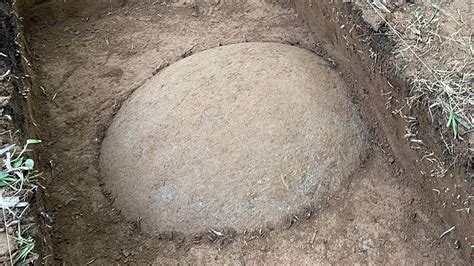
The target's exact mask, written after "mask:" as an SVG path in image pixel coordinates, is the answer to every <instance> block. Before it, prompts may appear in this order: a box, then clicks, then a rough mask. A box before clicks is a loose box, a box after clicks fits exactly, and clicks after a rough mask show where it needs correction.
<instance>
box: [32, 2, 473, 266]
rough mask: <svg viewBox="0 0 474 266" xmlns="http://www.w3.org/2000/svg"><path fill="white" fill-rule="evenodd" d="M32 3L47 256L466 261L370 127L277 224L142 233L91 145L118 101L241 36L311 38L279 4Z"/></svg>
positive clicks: (75, 259)
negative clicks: (328, 187)
mask: <svg viewBox="0 0 474 266" xmlns="http://www.w3.org/2000/svg"><path fill="white" fill-rule="evenodd" d="M34 11H35V12H34V14H35V16H33V17H31V18H29V21H30V22H33V23H30V24H28V25H29V27H28V29H29V37H30V47H31V50H32V55H33V57H34V58H33V59H34V64H35V66H36V67H37V74H38V76H39V77H40V83H41V85H42V88H43V89H44V97H43V98H44V99H43V100H42V101H41V102H38V106H40V107H41V108H43V114H42V117H41V118H40V117H38V118H37V120H38V121H36V122H37V124H38V127H39V128H40V129H41V131H42V132H43V135H42V136H41V138H42V139H43V140H45V143H46V145H47V150H48V151H49V153H47V152H45V153H43V154H41V157H42V160H43V162H44V167H48V168H47V169H49V174H50V175H51V178H49V179H48V182H46V183H44V184H43V185H44V186H45V187H47V194H46V195H45V196H46V203H47V210H46V211H47V212H48V213H49V215H50V216H51V217H52V221H53V222H52V241H53V247H54V254H51V255H52V256H47V254H45V256H46V257H45V260H47V261H49V262H52V261H53V260H54V262H56V263H60V262H63V263H79V264H84V263H89V264H97V265H100V264H111V263H134V264H146V263H152V262H154V263H156V264H162V263H170V264H175V263H209V264H221V263H225V262H228V263H243V264H245V263H266V264H276V263H290V262H291V263H295V264H296V263H306V264H315V263H340V264H343V263H354V262H360V263H377V264H382V263H388V262H392V263H413V262H417V263H420V262H421V263H423V262H426V263H439V262H444V263H452V264H467V263H468V262H467V261H463V257H462V256H461V254H460V252H459V251H458V250H457V249H456V248H457V244H456V242H455V239H452V238H451V237H450V236H451V234H447V235H445V236H443V237H441V238H440V236H441V234H442V233H443V232H444V231H446V230H447V229H449V228H450V225H447V224H446V223H445V222H444V221H443V219H441V218H440V216H439V215H438V213H437V212H436V210H434V209H433V208H432V204H431V199H432V195H429V194H427V193H426V192H425V191H424V190H420V189H419V187H418V186H414V185H413V184H412V183H410V182H409V180H410V178H408V176H409V173H407V172H406V171H404V170H403V168H402V167H400V164H399V162H398V160H395V159H394V158H400V157H393V155H391V151H390V146H389V144H388V143H387V140H386V139H385V138H384V137H383V136H382V137H381V136H380V135H379V134H372V135H371V136H370V143H371V148H370V154H369V156H368V158H367V160H366V161H365V162H364V164H362V165H361V171H360V172H359V173H358V174H356V175H354V176H352V177H350V178H348V179H347V180H346V181H345V182H344V183H343V184H342V188H341V189H340V190H339V192H337V193H334V194H332V195H330V196H328V197H327V199H326V202H325V203H324V204H320V205H318V206H314V209H312V210H308V211H306V212H305V213H303V214H302V215H295V216H294V217H292V218H291V219H289V220H288V224H287V227H286V228H284V229H280V228H276V229H274V230H265V231H257V232H248V233H245V234H232V232H225V231H223V232H219V234H215V233H209V234H208V235H201V236H196V237H193V238H189V237H186V238H185V237H183V236H182V235H180V234H172V233H169V234H162V235H160V236H158V237H148V236H146V235H145V234H143V233H142V232H140V230H139V228H140V220H137V221H135V222H127V220H129V218H130V217H124V216H123V215H122V214H121V213H120V212H119V211H118V210H116V209H114V208H113V205H112V200H111V198H110V197H109V196H108V195H107V193H104V189H103V184H102V183H101V181H100V180H101V179H100V176H99V171H98V155H99V150H100V143H101V140H102V138H103V135H104V131H105V129H106V128H107V127H108V125H109V124H110V122H111V119H112V116H113V114H114V113H115V112H116V111H117V110H118V107H119V106H120V104H121V103H122V102H123V101H124V100H125V99H127V97H128V96H129V95H130V94H131V92H133V91H134V90H135V89H136V88H138V87H140V86H141V85H142V84H144V83H145V82H146V81H147V80H148V79H149V78H151V77H153V75H154V74H156V73H158V71H159V70H160V69H161V68H163V66H164V65H166V64H170V63H173V62H176V61H178V60H179V59H181V58H182V57H185V56H187V55H189V54H190V53H193V52H196V51H201V50H206V49H209V48H212V47H216V46H219V45H220V44H230V43H240V42H248V41H271V42H280V43H290V44H294V45H299V46H301V47H304V48H308V49H311V48H315V46H314V44H315V43H316V42H318V41H316V40H314V39H313V37H312V34H311V31H310V30H309V28H307V26H306V25H305V24H304V22H303V21H302V20H301V18H299V17H298V15H297V14H296V12H295V11H294V10H293V9H292V8H291V7H290V6H289V5H288V4H286V3H279V2H275V3H269V2H263V1H249V2H245V1H242V2H238V3H237V2H234V1H217V2H216V1H211V2H209V3H208V2H200V4H199V5H198V6H196V5H195V4H193V5H185V4H182V3H181V4H179V5H176V4H174V5H168V4H166V3H165V4H161V2H146V3H141V4H124V6H123V7H117V8H113V9H112V8H111V9H107V10H101V13H100V14H99V13H87V14H86V15H81V16H70V17H68V18H67V19H61V20H59V19H56V18H55V17H54V16H51V15H49V16H48V14H50V11H49V7H48V3H45V4H41V5H37V6H36V7H35V10H34ZM321 30H324V29H321ZM313 50H314V49H313ZM314 51H316V52H318V51H319V50H317V49H316V50H314ZM318 53H319V52H318ZM328 60H329V59H328ZM344 77H346V78H348V79H347V80H346V81H347V84H348V88H351V89H350V90H352V91H358V90H360V91H363V90H370V89H372V90H376V91H379V88H357V83H355V82H353V81H354V80H357V77H355V78H354V77H352V76H350V75H348V74H347V73H346V74H345V75H344ZM354 86H355V88H354ZM351 95H352V97H353V101H354V102H355V104H356V105H357V108H358V109H359V111H360V113H361V114H362V115H363V118H364V119H365V122H366V123H367V125H368V126H369V127H370V128H372V127H374V128H375V127H377V126H378V124H377V123H378V122H377V120H376V115H375V114H374V113H372V112H371V111H370V109H367V108H366V107H364V106H362V105H359V104H360V103H361V102H362V101H360V100H359V99H358V96H357V95H355V94H351ZM374 104H382V105H383V104H384V102H380V103H379V102H374ZM374 132H375V130H374ZM391 144H392V143H391ZM433 193H434V192H433ZM443 193H444V192H443ZM430 207H431V208H430Z"/></svg>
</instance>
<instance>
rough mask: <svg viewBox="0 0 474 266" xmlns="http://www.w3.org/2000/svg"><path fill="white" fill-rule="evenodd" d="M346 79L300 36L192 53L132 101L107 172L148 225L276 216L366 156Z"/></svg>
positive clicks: (111, 135) (188, 229) (260, 222)
mask: <svg viewBox="0 0 474 266" xmlns="http://www.w3.org/2000/svg"><path fill="white" fill-rule="evenodd" d="M343 86H344V82H343V81H342V79H341V78H340V77H339V76H338V74H337V73H336V72H335V71H334V70H333V69H331V67H330V65H329V63H327V62H325V61H324V60H323V59H321V58H320V57H318V56H317V55H315V54H313V53H312V52H310V51H307V50H304V49H301V48H297V47H293V46H290V45H282V44H276V43H256V42H253V43H243V44H233V45H226V46H222V47H216V48H213V49H209V50H206V51H203V52H200V53H197V54H195V55H191V56H190V57H187V58H186V59H183V60H180V61H179V62H177V63H174V64H173V65H171V66H169V67H167V68H166V69H164V70H162V71H160V73H158V74H157V75H156V76H155V77H154V78H152V79H150V80H149V81H148V82H147V83H146V84H144V85H143V86H142V87H140V88H139V89H137V90H136V91H135V92H134V93H133V94H132V95H131V96H130V98H129V99H128V100H127V101H126V102H125V103H124V104H123V105H122V107H121V109H120V111H119V112H118V113H117V114H116V116H115V117H114V120H113V123H112V124H111V126H110V128H109V129H108V131H107V136H106V137H105V139H104V141H103V143H102V149H101V155H100V169H101V176H102V177H103V178H104V181H105V183H106V185H107V186H106V188H108V189H110V191H111V192H112V194H113V195H114V196H115V203H116V204H115V206H117V207H118V208H119V209H120V210H122V211H123V214H124V215H125V216H126V217H130V218H134V217H141V218H142V225H143V229H144V231H145V232H148V233H153V234H159V233H160V232H163V231H172V232H182V233H187V234H188V235H189V234H190V233H198V232H206V231H209V230H210V229H214V230H216V229H217V230H219V229H222V228H231V229H233V230H237V232H244V231H253V230H258V229H265V228H267V227H268V226H270V227H272V228H274V227H275V225H276V224H280V223H282V222H283V223H285V218H287V217H288V216H291V215H292V214H295V213H297V212H299V211H301V210H303V209H304V208H310V206H312V205H317V204H319V203H320V201H321V199H324V198H325V197H326V196H327V195H328V194H332V193H334V192H335V191H336V190H337V189H338V188H339V186H340V184H341V183H342V182H343V180H344V179H346V178H347V177H349V176H351V175H352V174H353V173H354V171H356V170H358V168H359V165H360V163H361V161H362V160H363V158H364V154H365V149H366V146H367V144H366V137H365V135H366V134H365V133H366V129H365V126H364V125H363V123H362V121H361V120H360V118H359V116H358V115H357V113H356V111H355V108H354V106H353V105H352V103H351V102H350V100H349V98H348V97H347V95H346V92H345V90H344V87H343ZM342 147H344V148H342ZM229 195H232V196H231V197H229Z"/></svg>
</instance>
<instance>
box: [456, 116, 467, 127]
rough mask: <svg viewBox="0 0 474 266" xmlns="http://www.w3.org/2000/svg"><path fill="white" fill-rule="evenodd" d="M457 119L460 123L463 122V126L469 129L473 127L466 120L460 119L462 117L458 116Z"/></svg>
mask: <svg viewBox="0 0 474 266" xmlns="http://www.w3.org/2000/svg"><path fill="white" fill-rule="evenodd" d="M456 120H457V121H458V123H459V124H461V126H463V127H464V128H465V129H467V130H469V129H471V127H470V126H469V125H468V124H467V123H466V121H464V120H462V119H460V118H457V117H456Z"/></svg>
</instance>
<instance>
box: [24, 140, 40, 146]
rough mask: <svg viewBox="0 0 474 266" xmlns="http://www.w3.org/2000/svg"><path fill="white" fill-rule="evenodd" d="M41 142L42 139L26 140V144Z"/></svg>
mask: <svg viewBox="0 0 474 266" xmlns="http://www.w3.org/2000/svg"><path fill="white" fill-rule="evenodd" d="M39 143H41V140H39V139H28V140H26V145H30V144H39Z"/></svg>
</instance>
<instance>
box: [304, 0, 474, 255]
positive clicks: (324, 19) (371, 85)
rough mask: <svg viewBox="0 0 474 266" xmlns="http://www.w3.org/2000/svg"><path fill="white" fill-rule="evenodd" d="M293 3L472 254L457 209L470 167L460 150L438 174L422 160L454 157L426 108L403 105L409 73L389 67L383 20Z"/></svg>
mask: <svg viewBox="0 0 474 266" xmlns="http://www.w3.org/2000/svg"><path fill="white" fill-rule="evenodd" d="M296 8H297V10H298V11H299V12H300V14H302V15H303V17H304V18H305V20H306V22H307V23H308V25H310V26H311V28H312V29H313V32H314V33H315V35H316V36H317V37H316V38H317V39H318V40H322V41H323V44H322V46H323V47H325V48H327V49H328V51H329V53H330V54H331V55H332V56H334V58H335V60H336V61H337V62H338V63H340V67H341V70H342V72H343V75H347V76H349V77H350V80H353V81H354V83H355V86H354V87H353V88H355V89H356V91H355V93H356V94H357V95H360V96H361V98H360V99H361V106H363V107H364V109H365V110H367V111H368V112H370V113H372V114H375V115H376V117H377V125H378V126H377V130H380V132H379V133H380V134H382V135H383V136H384V137H385V138H386V140H387V141H388V143H389V145H390V147H391V149H392V152H393V154H394V156H395V157H396V158H397V161H399V163H400V167H401V169H404V171H406V173H407V180H406V182H408V183H410V184H412V185H413V186H416V187H418V188H419V193H420V195H423V197H424V198H425V197H426V198H425V199H426V204H427V205H426V208H431V209H432V210H433V211H435V212H437V213H438V214H439V215H440V217H443V220H444V223H445V224H446V226H447V227H448V228H451V227H452V226H456V228H457V230H456V231H454V232H453V234H452V237H453V239H454V242H456V241H460V243H462V244H460V245H459V246H460V247H462V249H463V251H464V254H465V255H466V256H467V257H470V256H472V252H473V251H472V246H471V245H472V243H473V238H472V237H473V236H472V233H470V232H472V231H473V229H474V228H473V225H474V223H473V221H472V217H471V216H470V214H469V212H466V211H462V210H466V208H470V207H471V204H472V203H471V201H472V200H470V198H469V197H470V196H472V180H470V177H469V171H472V169H470V167H469V165H468V164H469V162H468V161H469V160H470V159H471V158H469V157H467V156H465V155H464V156H461V158H460V161H459V162H458V164H456V165H453V166H452V167H451V168H450V169H449V171H448V172H446V173H444V174H441V175H438V174H437V172H438V171H439V170H440V169H439V165H438V164H439V163H438V162H430V161H427V160H426V157H427V155H428V154H434V155H436V156H439V158H440V161H444V160H447V161H448V162H452V161H453V160H451V159H450V158H449V156H451V155H445V154H444V144H443V143H442V141H441V139H440V137H439V133H438V132H436V130H435V128H434V127H433V123H432V122H431V118H430V116H429V114H428V112H427V111H426V110H425V109H423V107H421V106H418V108H415V109H413V110H407V108H404V106H405V102H406V100H405V98H406V97H408V96H409V92H410V89H411V87H410V84H409V80H408V78H407V77H405V76H398V75H397V74H398V73H397V72H396V70H395V68H394V65H393V61H394V60H393V59H392V58H391V57H392V56H393V53H392V51H393V48H394V47H395V46H396V44H395V43H393V40H391V39H389V38H388V37H387V35H388V34H386V33H387V31H388V30H389V29H387V26H386V28H382V29H381V30H380V31H379V32H374V31H373V29H372V28H370V27H369V25H368V24H367V23H366V21H364V19H363V18H362V16H361V10H357V9H354V6H352V5H350V4H332V3H328V4H323V3H321V4H311V2H305V1H296ZM357 84H363V85H362V86H361V85H357ZM408 130H410V132H416V134H417V137H418V139H420V140H421V141H422V142H423V145H422V146H421V147H419V146H418V145H413V142H411V141H410V138H408V139H406V138H405V137H404V136H406V134H407V132H409V131H408ZM464 145H465V143H464ZM464 149H466V148H464ZM461 150H462V149H461ZM461 152H463V151H461ZM423 159H425V160H423ZM437 191H441V192H442V193H438V192H437ZM434 204H436V205H434ZM459 210H461V211H459ZM456 243H457V242H456Z"/></svg>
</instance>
